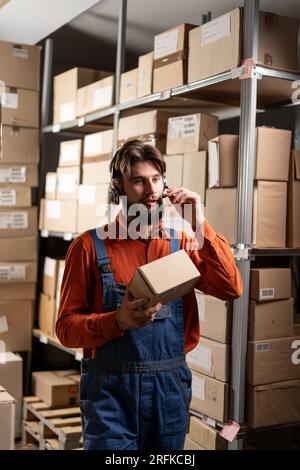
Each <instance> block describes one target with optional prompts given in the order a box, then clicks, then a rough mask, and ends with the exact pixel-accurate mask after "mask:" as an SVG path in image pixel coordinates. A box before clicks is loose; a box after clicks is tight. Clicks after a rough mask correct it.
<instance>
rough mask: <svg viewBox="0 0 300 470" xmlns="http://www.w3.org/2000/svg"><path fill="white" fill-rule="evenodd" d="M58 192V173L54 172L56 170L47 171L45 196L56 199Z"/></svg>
mask: <svg viewBox="0 0 300 470" xmlns="http://www.w3.org/2000/svg"><path fill="white" fill-rule="evenodd" d="M56 193H57V173H54V172H49V173H46V180H45V198H46V199H56Z"/></svg>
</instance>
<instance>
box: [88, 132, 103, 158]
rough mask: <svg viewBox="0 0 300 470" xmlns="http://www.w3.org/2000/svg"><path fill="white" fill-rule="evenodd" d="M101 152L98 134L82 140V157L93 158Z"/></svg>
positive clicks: (100, 138) (100, 139)
mask: <svg viewBox="0 0 300 470" xmlns="http://www.w3.org/2000/svg"><path fill="white" fill-rule="evenodd" d="M101 152H102V135H101V133H100V132H97V133H96V134H90V135H87V136H85V138H84V156H85V157H93V156H94V155H100V154H101Z"/></svg>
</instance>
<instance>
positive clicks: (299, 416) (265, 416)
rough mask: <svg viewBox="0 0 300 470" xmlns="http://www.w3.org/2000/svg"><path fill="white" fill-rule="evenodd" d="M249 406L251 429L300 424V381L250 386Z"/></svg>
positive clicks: (248, 420)
mask: <svg viewBox="0 0 300 470" xmlns="http://www.w3.org/2000/svg"><path fill="white" fill-rule="evenodd" d="M247 404H248V406H247V408H248V410H247V411H248V413H247V414H248V417H247V418H248V419H247V422H248V425H249V426H250V427H251V428H260V427H264V426H277V425H282V424H289V423H296V422H299V420H300V380H289V381H286V382H276V383H274V384H267V385H258V386H256V387H252V386H251V385H249V386H248V396H247Z"/></svg>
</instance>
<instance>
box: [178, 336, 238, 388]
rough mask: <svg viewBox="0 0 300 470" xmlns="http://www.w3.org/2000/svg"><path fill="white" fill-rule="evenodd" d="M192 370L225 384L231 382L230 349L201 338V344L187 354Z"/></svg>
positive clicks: (225, 345)
mask: <svg viewBox="0 0 300 470" xmlns="http://www.w3.org/2000/svg"><path fill="white" fill-rule="evenodd" d="M187 362H188V365H189V367H190V368H191V369H193V370H195V371H197V372H201V373H202V374H205V375H209V376H210V377H213V378H215V379H217V380H222V381H223V382H228V381H229V366H230V347H229V346H228V345H227V344H223V343H219V342H218V341H214V340H212V339H208V338H204V337H203V336H201V338H200V341H199V344H198V345H197V346H196V347H195V348H194V349H193V350H192V351H191V352H189V353H188V354H187Z"/></svg>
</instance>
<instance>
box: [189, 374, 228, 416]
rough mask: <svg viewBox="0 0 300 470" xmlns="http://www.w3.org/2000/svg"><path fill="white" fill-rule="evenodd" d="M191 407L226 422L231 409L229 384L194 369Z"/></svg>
mask: <svg viewBox="0 0 300 470" xmlns="http://www.w3.org/2000/svg"><path fill="white" fill-rule="evenodd" d="M192 375H193V381H192V389H193V397H192V401H191V409H193V410H195V411H199V412H200V413H202V414H204V415H206V416H209V417H210V418H212V419H215V420H217V421H221V422H226V421H227V419H228V410H229V384H228V383H225V382H221V381H220V380H216V379H213V378H212V377H208V376H206V375H203V374H200V373H199V372H195V371H192Z"/></svg>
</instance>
